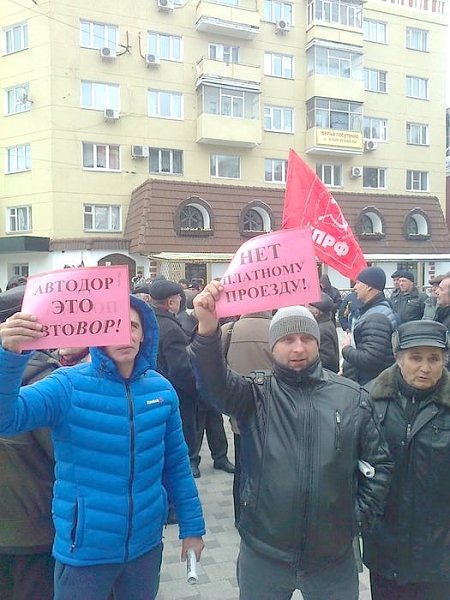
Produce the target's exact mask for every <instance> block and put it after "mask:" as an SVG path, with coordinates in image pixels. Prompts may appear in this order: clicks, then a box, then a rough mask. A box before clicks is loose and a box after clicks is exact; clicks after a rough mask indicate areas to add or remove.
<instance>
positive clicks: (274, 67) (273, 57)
mask: <svg viewBox="0 0 450 600" xmlns="http://www.w3.org/2000/svg"><path fill="white" fill-rule="evenodd" d="M264 75H271V76H273V77H283V78H284V79H293V78H294V57H293V56H289V55H287V54H276V53H274V52H265V53H264Z"/></svg>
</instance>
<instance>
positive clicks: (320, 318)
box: [307, 292, 339, 373]
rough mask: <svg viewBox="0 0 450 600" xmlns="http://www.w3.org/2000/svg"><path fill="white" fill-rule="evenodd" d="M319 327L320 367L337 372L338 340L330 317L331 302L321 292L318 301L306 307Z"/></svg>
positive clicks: (332, 307) (332, 306) (332, 309)
mask: <svg viewBox="0 0 450 600" xmlns="http://www.w3.org/2000/svg"><path fill="white" fill-rule="evenodd" d="M307 308H308V309H309V310H310V311H311V313H312V315H313V317H314V318H315V319H316V321H317V324H318V325H319V331H320V348H319V356H320V360H321V362H322V366H323V367H324V368H325V369H330V371H333V372H334V373H337V372H338V371H339V339H338V335H337V331H336V325H335V324H334V321H332V317H331V315H332V314H333V313H334V304H333V300H332V299H331V298H330V296H328V294H325V293H324V292H322V293H321V294H320V300H318V301H317V302H311V303H310V304H308V305H307Z"/></svg>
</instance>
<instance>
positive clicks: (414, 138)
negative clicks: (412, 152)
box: [406, 123, 430, 146]
mask: <svg viewBox="0 0 450 600" xmlns="http://www.w3.org/2000/svg"><path fill="white" fill-rule="evenodd" d="M406 143H407V144H414V145H417V146H428V145H429V143H430V141H429V137H428V125H426V124H425V123H406Z"/></svg>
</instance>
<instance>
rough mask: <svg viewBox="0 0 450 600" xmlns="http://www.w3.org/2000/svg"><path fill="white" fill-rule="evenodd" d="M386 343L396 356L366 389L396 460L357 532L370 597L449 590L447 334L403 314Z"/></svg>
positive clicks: (443, 595) (412, 598)
mask: <svg viewBox="0 0 450 600" xmlns="http://www.w3.org/2000/svg"><path fill="white" fill-rule="evenodd" d="M392 344H393V347H394V352H395V361H396V362H395V364H394V365H393V366H392V367H390V368H389V369H386V370H385V371H383V372H382V373H381V374H380V375H379V376H378V377H377V378H376V379H375V380H374V381H373V382H372V384H371V387H370V395H371V398H372V401H373V403H374V406H375V411H376V413H377V415H378V417H379V420H380V424H381V428H382V431H383V433H384V435H385V437H386V440H387V442H388V444H389V447H390V449H391V452H392V454H393V458H394V462H395V470H394V475H393V479H392V483H391V487H390V490H389V495H388V498H387V503H386V508H385V511H384V514H383V515H380V516H379V517H378V518H377V519H376V520H375V522H374V524H373V526H372V527H371V528H370V529H369V530H368V531H367V532H366V533H365V535H364V562H365V564H366V565H367V566H368V567H369V569H370V579H371V588H372V598H373V600H448V599H449V598H450V479H449V476H448V468H449V465H450V375H449V373H448V371H447V369H445V368H444V367H445V365H446V363H447V357H448V350H449V334H448V331H447V328H446V327H445V326H444V325H442V323H437V322H436V321H431V320H421V321H409V322H408V323H403V324H402V325H400V326H399V327H398V330H397V332H396V333H395V334H394V336H393V340H392Z"/></svg>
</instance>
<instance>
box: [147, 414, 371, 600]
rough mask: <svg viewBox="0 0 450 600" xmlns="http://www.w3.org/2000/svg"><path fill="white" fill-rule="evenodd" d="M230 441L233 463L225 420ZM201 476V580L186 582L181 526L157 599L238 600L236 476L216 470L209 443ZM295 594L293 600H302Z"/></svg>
mask: <svg viewBox="0 0 450 600" xmlns="http://www.w3.org/2000/svg"><path fill="white" fill-rule="evenodd" d="M225 421H226V423H225V428H226V431H227V435H228V440H229V447H230V452H229V458H230V460H233V452H232V450H233V441H232V434H231V431H230V429H229V426H228V422H227V421H228V420H227V419H225ZM200 471H201V477H200V479H197V480H196V482H197V486H198V490H199V494H200V498H201V501H202V505H203V511H204V515H205V521H206V529H207V534H206V536H205V549H204V551H203V554H202V559H201V562H200V563H199V565H198V573H199V580H198V583H197V584H195V585H189V584H188V583H187V581H186V563H181V562H180V550H181V543H180V540H179V539H178V526H177V525H169V526H168V527H167V528H166V530H165V538H164V558H163V565H162V569H161V585H160V588H159V593H158V596H157V600H192V599H194V598H195V599H197V600H238V597H239V594H238V588H237V582H236V558H237V554H238V549H239V535H238V533H237V531H236V529H235V527H234V517H233V497H232V482H233V476H232V475H230V474H228V473H224V472H223V471H216V470H215V469H213V465H212V461H211V458H210V454H209V449H208V446H207V445H206V442H205V443H204V445H203V448H202V462H201V465H200ZM302 598H303V597H302V595H301V593H300V592H298V591H297V592H295V593H294V595H293V596H292V600H301V599H302ZM360 600H370V591H369V578H368V573H367V571H365V572H364V573H362V574H361V576H360Z"/></svg>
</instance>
